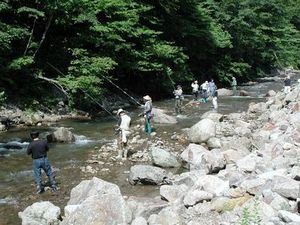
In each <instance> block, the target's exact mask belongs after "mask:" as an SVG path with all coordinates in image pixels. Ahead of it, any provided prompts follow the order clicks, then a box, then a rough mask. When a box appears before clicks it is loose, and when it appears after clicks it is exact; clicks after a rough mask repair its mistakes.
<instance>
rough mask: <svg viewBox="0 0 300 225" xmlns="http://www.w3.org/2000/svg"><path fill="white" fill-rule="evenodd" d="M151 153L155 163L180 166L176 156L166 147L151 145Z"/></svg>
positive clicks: (165, 165) (164, 165)
mask: <svg viewBox="0 0 300 225" xmlns="http://www.w3.org/2000/svg"><path fill="white" fill-rule="evenodd" d="M150 155H151V158H152V161H153V164H154V165H156V166H160V167H180V163H179V162H178V161H177V158H176V156H175V155H174V154H173V153H171V152H170V151H167V150H165V149H162V148H159V147H151V148H150Z"/></svg>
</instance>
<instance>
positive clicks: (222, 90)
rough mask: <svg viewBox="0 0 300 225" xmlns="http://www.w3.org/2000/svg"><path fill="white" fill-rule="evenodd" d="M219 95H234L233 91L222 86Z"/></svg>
mask: <svg viewBox="0 0 300 225" xmlns="http://www.w3.org/2000/svg"><path fill="white" fill-rule="evenodd" d="M218 95H219V96H231V95H233V91H232V90H229V89H226V88H220V89H218Z"/></svg>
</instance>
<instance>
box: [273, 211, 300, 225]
mask: <svg viewBox="0 0 300 225" xmlns="http://www.w3.org/2000/svg"><path fill="white" fill-rule="evenodd" d="M278 213H279V217H280V218H281V219H282V220H283V222H286V223H290V222H296V223H298V224H300V216H299V215H297V214H295V213H291V212H288V211H285V210H280V211H279V212H278Z"/></svg>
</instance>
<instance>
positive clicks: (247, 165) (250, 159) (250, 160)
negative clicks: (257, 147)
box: [236, 153, 261, 172]
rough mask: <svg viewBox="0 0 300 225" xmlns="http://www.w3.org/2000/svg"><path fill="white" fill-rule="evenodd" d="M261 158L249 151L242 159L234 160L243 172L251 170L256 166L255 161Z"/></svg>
mask: <svg viewBox="0 0 300 225" xmlns="http://www.w3.org/2000/svg"><path fill="white" fill-rule="evenodd" d="M260 160H261V158H259V157H258V156H257V155H255V154H253V153H251V154H249V155H247V156H245V157H244V158H242V159H239V160H238V161H237V162H236V165H237V167H238V168H239V170H240V171H244V172H253V171H254V170H255V168H256V164H257V162H259V161H260Z"/></svg>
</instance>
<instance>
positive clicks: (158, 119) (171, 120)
mask: <svg viewBox="0 0 300 225" xmlns="http://www.w3.org/2000/svg"><path fill="white" fill-rule="evenodd" d="M152 112H153V114H154V117H153V122H154V123H161V124H175V123H177V119H176V117H174V116H170V115H167V114H166V113H165V111H164V110H162V109H157V108H153V109H152Z"/></svg>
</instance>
